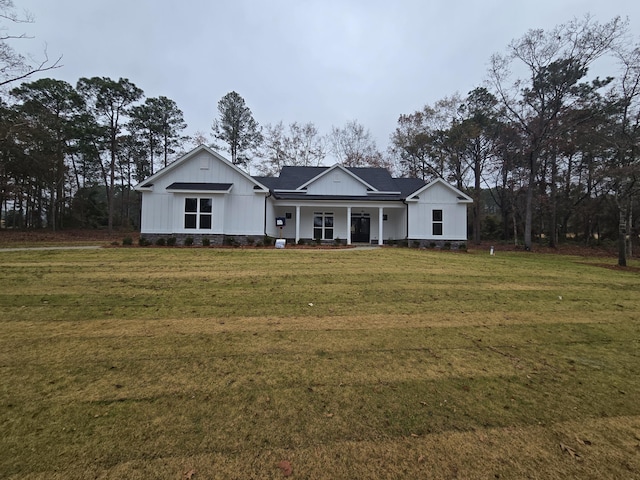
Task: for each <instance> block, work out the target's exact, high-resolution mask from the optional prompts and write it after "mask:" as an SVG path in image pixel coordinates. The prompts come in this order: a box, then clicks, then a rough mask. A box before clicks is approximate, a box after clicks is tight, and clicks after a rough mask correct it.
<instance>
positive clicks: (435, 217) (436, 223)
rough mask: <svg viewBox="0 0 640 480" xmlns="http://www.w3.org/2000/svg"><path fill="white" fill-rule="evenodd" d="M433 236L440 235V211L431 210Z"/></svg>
mask: <svg viewBox="0 0 640 480" xmlns="http://www.w3.org/2000/svg"><path fill="white" fill-rule="evenodd" d="M431 215H432V217H431V219H432V226H433V227H432V232H433V235H442V210H432V214H431Z"/></svg>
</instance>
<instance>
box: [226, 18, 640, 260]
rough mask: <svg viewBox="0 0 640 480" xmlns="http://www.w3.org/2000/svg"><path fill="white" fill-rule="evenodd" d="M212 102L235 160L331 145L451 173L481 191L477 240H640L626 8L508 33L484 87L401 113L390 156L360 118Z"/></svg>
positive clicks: (298, 160) (281, 158) (430, 174)
mask: <svg viewBox="0 0 640 480" xmlns="http://www.w3.org/2000/svg"><path fill="white" fill-rule="evenodd" d="M591 69H594V70H595V69H599V70H598V71H601V72H602V73H603V74H604V76H598V75H596V76H593V75H591V74H590V70H591ZM218 109H219V113H220V118H219V120H217V121H216V123H215V124H214V136H215V138H216V139H218V140H222V141H223V142H224V143H225V144H226V146H227V148H228V149H229V151H232V158H233V161H234V163H241V164H246V163H247V162H248V161H249V159H250V156H248V155H247V152H248V151H252V152H253V158H254V162H255V165H256V167H257V169H258V170H259V171H261V172H264V173H273V172H277V171H279V169H280V168H282V166H284V165H316V164H320V163H322V160H323V159H324V156H325V155H326V153H327V151H328V152H329V153H331V154H332V155H333V157H334V159H336V160H338V161H339V162H341V163H343V164H345V165H349V166H364V165H368V166H384V167H385V168H389V169H390V170H392V171H394V173H395V174H397V175H402V176H413V177H419V178H422V179H425V180H431V179H433V178H437V177H440V178H444V179H446V180H448V181H450V182H452V183H454V184H455V185H456V186H457V187H458V188H459V189H460V190H463V191H465V192H468V193H469V194H470V195H471V196H472V197H473V199H474V204H473V207H472V215H471V225H470V230H471V232H472V236H473V241H474V242H475V243H478V244H479V243H480V241H481V238H482V235H483V233H484V234H486V235H489V236H492V237H496V236H499V237H500V238H502V239H505V240H508V239H512V240H513V241H515V242H516V243H517V242H518V239H521V240H522V243H523V247H524V248H525V249H527V250H530V249H531V248H532V243H533V240H534V239H535V238H537V239H540V240H544V241H546V242H548V244H549V245H550V246H552V247H555V246H557V244H558V242H560V241H563V240H565V239H566V238H567V237H569V236H574V237H577V238H583V239H584V240H585V241H587V242H589V241H593V240H594V239H596V240H598V241H601V240H603V239H607V238H610V239H615V240H616V241H617V243H618V252H619V264H620V265H626V258H627V257H628V256H630V255H631V250H632V244H633V242H634V241H635V242H637V241H638V233H639V232H638V227H637V218H638V215H640V212H639V208H640V207H639V206H638V205H639V203H640V202H639V197H640V181H639V180H640V155H639V151H638V146H639V140H640V46H639V45H638V43H637V40H635V39H633V38H632V37H631V36H630V32H629V23H628V21H627V20H622V19H621V18H619V17H616V18H613V19H612V20H611V21H609V22H606V23H602V24H601V23H599V22H597V21H595V20H594V19H593V18H592V17H591V16H588V15H587V16H585V17H584V18H581V19H574V20H572V21H570V22H567V23H564V24H561V25H558V26H556V27H555V28H553V29H551V30H549V31H544V30H541V29H537V30H531V31H529V32H527V33H526V34H525V35H523V36H522V37H521V38H518V39H515V40H513V41H512V42H511V43H510V44H509V45H508V47H507V50H506V52H505V53H503V54H495V55H493V56H492V57H491V59H490V66H489V71H488V75H487V78H486V79H485V82H484V85H483V86H481V87H477V88H475V89H474V90H472V91H471V92H469V93H468V95H467V96H466V97H462V96H460V95H459V94H453V95H451V96H449V97H445V98H443V99H441V100H439V101H436V102H435V103H434V104H433V105H425V106H424V107H423V108H421V109H420V110H418V111H415V112H413V113H409V114H403V115H400V117H399V119H398V124H397V128H396V129H395V131H394V132H393V133H392V134H391V136H390V145H389V148H388V151H387V152H386V153H385V154H382V153H381V152H380V151H378V150H377V148H376V146H375V142H373V141H372V140H371V138H370V134H369V133H368V130H366V129H364V127H362V126H361V125H360V124H358V122H356V121H353V122H350V123H348V124H347V125H346V127H345V128H343V129H339V128H335V127H333V129H332V131H331V133H330V134H328V135H327V136H325V137H322V136H320V135H319V134H318V131H317V129H316V128H315V126H314V125H313V124H311V123H309V124H302V125H301V124H298V123H293V124H291V125H289V126H288V128H287V127H284V126H283V124H282V123H278V124H276V125H267V126H266V127H265V128H264V129H259V128H258V126H257V124H256V123H255V122H254V121H253V119H252V117H251V114H250V111H249V110H248V108H247V107H246V106H245V105H244V100H243V99H242V98H241V97H240V96H239V95H237V93H235V92H231V93H230V94H228V95H227V96H225V97H224V98H223V99H222V100H221V101H220V103H219V104H218ZM232 112H243V115H244V118H247V119H251V121H250V122H248V123H246V124H245V123H244V122H243V121H242V120H240V117H235V118H236V123H235V124H234V128H235V133H234V135H229V131H230V130H229V129H225V127H227V126H229V125H231V123H232V122H230V121H229V120H230V118H232V117H233V115H232V114H231V113H232ZM252 122H253V123H252ZM242 125H245V127H246V132H247V135H248V137H250V138H251V141H250V142H249V143H247V144H244V145H243V144H241V143H240V142H236V139H239V138H242V134H241V132H242V131H243V128H242V127H241V126H242ZM238 127H240V128H238ZM239 132H240V134H239ZM223 146H224V145H223ZM634 219H635V223H634Z"/></svg>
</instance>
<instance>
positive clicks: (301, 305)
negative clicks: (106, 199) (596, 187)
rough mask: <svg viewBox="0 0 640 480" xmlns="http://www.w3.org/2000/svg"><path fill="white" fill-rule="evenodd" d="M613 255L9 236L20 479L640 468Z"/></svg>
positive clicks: (636, 398) (9, 425)
mask: <svg viewBox="0 0 640 480" xmlns="http://www.w3.org/2000/svg"><path fill="white" fill-rule="evenodd" d="M615 263H616V259H615V258H602V257H600V258H584V257H576V256H561V255H541V254H528V253H506V252H498V255H496V256H493V257H492V256H489V255H488V253H487V252H480V251H477V252H470V253H452V252H435V251H425V250H415V249H402V248H384V249H376V250H370V251H366V250H365V251H358V250H286V249H285V250H275V249H269V250H267V249H265V250H242V249H202V248H193V249H184V248H174V249H171V248H167V249H159V248H149V249H142V248H111V249H100V250H89V251H25V252H8V251H7V252H0V271H1V272H2V273H1V277H0V280H1V285H2V287H1V288H0V432H2V434H1V435H0V478H9V479H34V478H38V479H50V478H59V479H85V478H118V479H120V478H126V479H149V478H162V479H165V478H169V479H182V478H193V479H210V478H220V479H230V478H237V479H245V478H256V479H258V478H259V479H265V478H266V479H268V478H276V479H277V478H285V477H287V476H289V477H291V478H308V479H324V478H326V479H338V478H345V479H355V478H359V479H360V478H389V479H392V478H393V479H395V478H461V479H467V478H483V479H484V478H490V479H495V478H503V479H506V478H541V479H542V478H544V479H551V478H563V479H566V478H580V479H583V478H593V479H601V478H625V479H634V478H636V479H637V478H640V473H639V472H640V274H639V273H638V267H639V266H640V264H639V263H638V261H632V262H630V265H631V266H632V267H634V268H632V269H628V270H616V269H613V268H604V267H607V266H614V265H615Z"/></svg>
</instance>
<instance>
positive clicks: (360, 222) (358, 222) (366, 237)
mask: <svg viewBox="0 0 640 480" xmlns="http://www.w3.org/2000/svg"><path fill="white" fill-rule="evenodd" d="M370 227H371V218H369V217H368V216H364V215H362V216H359V215H353V216H352V217H351V242H352V243H369V242H370V239H371V233H370V232H371V230H370Z"/></svg>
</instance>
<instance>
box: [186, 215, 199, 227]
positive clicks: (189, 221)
mask: <svg viewBox="0 0 640 480" xmlns="http://www.w3.org/2000/svg"><path fill="white" fill-rule="evenodd" d="M196 217H197V215H195V214H193V213H187V214H186V215H185V216H184V228H196Z"/></svg>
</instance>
